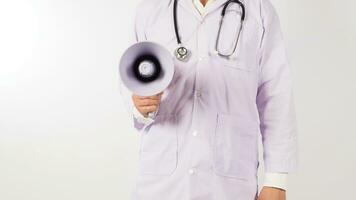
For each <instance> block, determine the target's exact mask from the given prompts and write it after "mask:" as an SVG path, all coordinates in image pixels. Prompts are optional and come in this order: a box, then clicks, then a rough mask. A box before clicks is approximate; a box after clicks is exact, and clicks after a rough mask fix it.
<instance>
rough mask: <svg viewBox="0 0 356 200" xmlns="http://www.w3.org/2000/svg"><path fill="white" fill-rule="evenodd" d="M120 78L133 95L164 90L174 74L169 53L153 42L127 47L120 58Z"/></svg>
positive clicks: (145, 94)
mask: <svg viewBox="0 0 356 200" xmlns="http://www.w3.org/2000/svg"><path fill="white" fill-rule="evenodd" d="M119 71H120V78H121V80H122V82H123V84H124V85H125V86H126V87H127V88H128V89H129V90H130V91H131V92H132V93H133V94H135V95H139V96H153V95H156V94H158V93H160V92H162V91H164V90H165V89H166V88H167V87H168V86H169V84H170V83H171V81H172V79H173V75H174V63H173V58H172V56H171V53H170V52H169V51H168V50H167V49H166V48H164V47H163V46H161V45H159V44H157V43H153V42H139V43H136V44H134V45H132V46H131V47H129V48H128V49H127V50H126V51H125V53H124V54H123V56H122V57H121V60H120V65H119Z"/></svg>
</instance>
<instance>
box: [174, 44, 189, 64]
mask: <svg viewBox="0 0 356 200" xmlns="http://www.w3.org/2000/svg"><path fill="white" fill-rule="evenodd" d="M174 55H175V57H176V58H177V59H178V60H179V61H184V62H186V61H188V59H189V57H190V52H189V50H188V49H187V48H185V47H183V46H180V47H178V48H177V49H176V50H175V51H174Z"/></svg>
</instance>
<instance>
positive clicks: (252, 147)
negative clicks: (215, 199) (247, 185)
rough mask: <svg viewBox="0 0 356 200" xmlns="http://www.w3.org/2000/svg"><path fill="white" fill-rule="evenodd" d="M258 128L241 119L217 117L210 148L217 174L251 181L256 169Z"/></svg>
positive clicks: (254, 124) (228, 116)
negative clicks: (211, 148) (211, 147)
mask: <svg viewBox="0 0 356 200" xmlns="http://www.w3.org/2000/svg"><path fill="white" fill-rule="evenodd" d="M257 136H258V125H257V123H254V122H250V121H247V120H244V119H243V118H241V117H237V116H232V115H224V114H218V116H217V124H216V130H215V135H214V138H213V144H214V145H213V147H214V170H215V173H216V174H217V175H220V176H224V177H231V178H237V179H242V180H255V179H254V178H255V177H256V175H257V174H256V173H257V167H258V137H257Z"/></svg>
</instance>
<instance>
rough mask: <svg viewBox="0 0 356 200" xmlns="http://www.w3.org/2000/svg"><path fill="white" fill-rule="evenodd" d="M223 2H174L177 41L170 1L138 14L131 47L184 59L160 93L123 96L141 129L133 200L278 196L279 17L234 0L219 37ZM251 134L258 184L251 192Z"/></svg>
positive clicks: (287, 163)
mask: <svg viewBox="0 0 356 200" xmlns="http://www.w3.org/2000/svg"><path fill="white" fill-rule="evenodd" d="M226 2H227V0H178V2H177V7H176V14H177V15H176V19H177V20H176V22H177V23H176V27H177V32H178V34H179V36H177V33H176V32H175V31H176V30H175V25H174V18H173V10H174V0H143V2H142V3H141V4H140V5H139V7H138V10H137V15H136V23H135V30H136V38H137V41H153V42H156V43H159V44H162V45H164V46H165V47H166V48H167V49H168V50H170V51H171V52H172V56H173V55H174V52H175V50H176V49H177V47H178V46H184V47H186V48H187V49H188V50H189V52H190V55H189V58H188V59H186V60H184V61H182V60H179V59H177V58H176V57H175V61H174V62H175V68H176V72H175V75H174V79H173V81H172V83H171V84H170V86H169V87H168V88H167V89H166V90H165V91H164V92H163V93H162V94H157V95H156V96H152V97H140V96H136V95H135V94H129V96H130V97H132V98H131V99H130V100H132V101H131V103H132V106H133V111H134V113H133V116H134V117H133V120H134V126H135V128H136V129H137V130H139V131H140V132H141V145H140V160H139V162H140V164H139V166H140V167H139V176H138V179H137V185H136V187H135V190H134V199H135V200H255V199H259V200H283V199H285V198H286V194H285V191H286V179H287V174H288V173H290V172H292V171H294V170H295V168H296V153H297V139H296V136H297V135H296V134H297V132H296V119H295V112H294V105H293V95H292V77H291V70H290V68H289V66H288V61H287V56H286V53H285V48H284V45H283V39H282V34H281V30H280V24H279V20H278V17H277V14H276V12H275V10H274V8H273V6H272V5H271V3H270V1H269V0H243V1H241V3H242V4H243V8H242V6H241V5H239V4H236V3H232V4H230V5H229V6H227V9H226V13H225V16H224V20H223V23H222V24H221V29H220V31H219V27H220V21H221V17H222V16H221V13H222V10H223V8H224V5H225V3H226ZM243 15H245V16H244V19H242V18H243V17H242V16H243ZM240 27H242V28H240ZM177 37H180V40H181V41H180V42H181V44H180V45H178V44H177ZM178 42H179V41H178ZM223 55H228V56H223ZM151 112H156V115H155V117H154V118H149V117H148V113H151ZM260 135H261V136H262V137H261V138H262V142H263V152H264V153H263V157H264V170H265V179H264V187H263V189H262V191H261V193H260V194H259V195H258V181H257V169H258V167H259V159H258V144H259V143H258V142H259V139H260V137H259V136H260Z"/></svg>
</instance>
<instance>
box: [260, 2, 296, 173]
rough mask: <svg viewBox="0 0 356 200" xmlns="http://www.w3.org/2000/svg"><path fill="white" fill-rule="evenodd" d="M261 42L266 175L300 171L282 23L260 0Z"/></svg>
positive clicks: (267, 3) (262, 118)
mask: <svg viewBox="0 0 356 200" xmlns="http://www.w3.org/2000/svg"><path fill="white" fill-rule="evenodd" d="M261 6H262V7H261V8H262V9H261V17H262V20H263V26H264V34H263V36H262V41H261V52H260V53H261V54H260V60H259V61H260V70H261V71H260V79H259V80H260V81H259V87H258V94H257V106H258V111H259V116H260V122H261V124H260V126H261V134H262V141H263V149H264V163H265V172H266V173H289V172H293V171H295V170H296V167H297V126H296V115H295V109H294V102H293V91H292V85H293V81H292V74H291V69H290V67H289V64H288V59H287V55H286V51H285V46H284V44H283V38H282V33H281V28H280V22H279V19H278V16H277V14H276V11H275V9H274V8H273V6H272V5H271V3H270V2H269V0H261Z"/></svg>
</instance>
